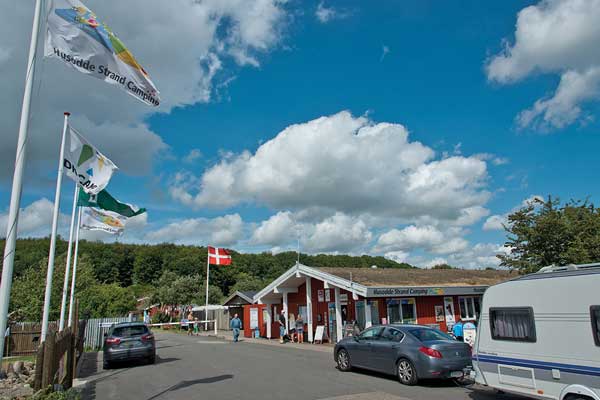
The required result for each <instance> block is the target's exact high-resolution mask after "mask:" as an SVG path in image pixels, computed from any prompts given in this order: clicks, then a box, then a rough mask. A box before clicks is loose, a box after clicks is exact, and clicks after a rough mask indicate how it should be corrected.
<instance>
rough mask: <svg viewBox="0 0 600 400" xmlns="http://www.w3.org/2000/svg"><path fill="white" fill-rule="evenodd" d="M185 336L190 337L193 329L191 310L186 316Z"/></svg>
mask: <svg viewBox="0 0 600 400" xmlns="http://www.w3.org/2000/svg"><path fill="white" fill-rule="evenodd" d="M186 322H187V334H188V336H191V335H192V329H193V322H194V314H193V313H192V310H190V312H189V314H188V315H187V320H186Z"/></svg>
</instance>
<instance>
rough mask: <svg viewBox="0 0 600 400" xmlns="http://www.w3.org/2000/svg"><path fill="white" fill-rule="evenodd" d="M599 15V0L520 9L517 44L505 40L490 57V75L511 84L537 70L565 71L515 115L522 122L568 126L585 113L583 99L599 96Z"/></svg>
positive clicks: (553, 0)
mask: <svg viewBox="0 0 600 400" xmlns="http://www.w3.org/2000/svg"><path fill="white" fill-rule="evenodd" d="M598 20H600V1H598V0H564V1H558V0H543V1H540V2H539V3H538V4H537V5H532V6H528V7H526V8H524V9H522V10H521V11H520V12H519V14H518V16H517V23H516V31H515V39H514V43H513V44H510V43H508V42H505V43H504V50H503V51H502V52H501V53H500V54H498V55H496V56H494V57H492V58H491V59H490V60H489V61H488V63H487V65H486V70H487V75H488V78H489V79H490V80H492V81H496V82H499V83H512V82H515V81H518V80H520V79H523V78H525V77H527V76H529V75H531V74H532V73H535V72H537V71H539V72H542V73H555V74H556V73H557V74H560V75H561V81H560V84H559V86H558V88H557V89H556V91H555V93H554V94H553V95H552V96H551V97H550V98H545V99H540V100H538V101H536V102H535V104H534V105H533V106H532V107H531V108H530V109H528V110H525V111H523V112H522V113H521V114H520V115H519V116H518V117H517V123H518V124H519V125H520V126H521V127H526V126H530V125H534V126H538V127H540V128H543V129H545V128H549V127H554V128H562V127H565V126H567V125H569V124H572V123H573V122H575V121H576V120H578V119H580V118H581V117H582V110H581V104H582V103H584V102H586V101H591V100H597V99H598V98H599V97H600V49H599V48H598V45H597V44H598V41H600V24H598Z"/></svg>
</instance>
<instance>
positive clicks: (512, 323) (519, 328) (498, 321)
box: [490, 307, 536, 343]
mask: <svg viewBox="0 0 600 400" xmlns="http://www.w3.org/2000/svg"><path fill="white" fill-rule="evenodd" d="M490 329H491V332H492V339H494V340H509V341H514V342H532V343H533V342H535V341H536V334H535V319H534V316H533V308H531V307H507V308H490Z"/></svg>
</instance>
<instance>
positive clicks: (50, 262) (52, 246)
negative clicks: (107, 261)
mask: <svg viewBox="0 0 600 400" xmlns="http://www.w3.org/2000/svg"><path fill="white" fill-rule="evenodd" d="M69 115H71V114H69V113H68V112H66V113H65V123H64V125H63V133H62V140H61V143H60V155H59V157H58V176H57V177H56V193H55V194H54V213H53V215H52V233H51V235H50V254H48V272H47V273H46V293H45V295H44V314H43V316H42V335H41V337H40V343H43V342H44V341H45V340H46V335H47V334H48V319H49V317H50V300H51V295H52V277H53V275H54V255H55V253H56V231H57V229H58V214H59V213H60V186H61V185H62V178H63V170H64V167H63V165H64V163H63V160H64V158H65V142H66V141H67V129H68V127H69Z"/></svg>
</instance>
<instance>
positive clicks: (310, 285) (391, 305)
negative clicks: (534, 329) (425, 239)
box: [244, 264, 510, 342]
mask: <svg viewBox="0 0 600 400" xmlns="http://www.w3.org/2000/svg"><path fill="white" fill-rule="evenodd" d="M509 278H510V274H509V273H508V272H506V271H496V270H493V271H479V270H456V269H452V270H423V269H372V268H311V267H307V266H306V265H302V264H296V265H295V266H294V267H292V268H290V269H289V270H287V271H286V272H285V273H283V274H282V275H281V276H280V277H279V278H277V279H275V280H274V281H273V282H272V283H271V284H269V285H268V286H267V287H265V288H264V289H263V290H261V291H260V292H258V293H257V294H256V295H255V296H254V299H253V300H254V303H255V304H251V305H247V306H245V307H244V332H245V335H246V336H250V335H252V332H254V331H255V330H256V328H258V330H259V332H260V336H261V337H266V338H276V337H278V336H279V323H278V322H277V318H278V315H279V314H280V313H281V310H284V316H285V317H286V318H287V319H288V321H289V319H296V316H297V315H298V314H300V315H302V318H303V320H304V323H305V325H304V329H305V331H306V334H305V337H306V338H307V339H308V341H309V342H312V341H313V339H314V334H315V330H316V329H317V326H323V330H324V335H323V337H324V338H332V339H331V340H332V341H335V340H340V339H341V337H342V335H338V334H337V332H343V330H344V327H345V326H346V324H348V323H352V322H354V323H356V324H357V325H358V326H359V328H360V329H364V328H365V327H369V326H371V325H375V324H387V323H414V324H421V325H431V326H435V327H437V328H439V329H441V330H442V331H446V330H448V329H449V328H450V327H451V326H452V325H453V324H454V323H455V321H458V319H462V320H463V321H466V320H473V321H475V320H477V318H478V317H479V312H480V305H481V296H482V295H483V292H484V291H485V290H486V288H487V287H488V286H490V285H493V284H496V283H499V282H502V281H505V280H507V279H509Z"/></svg>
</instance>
